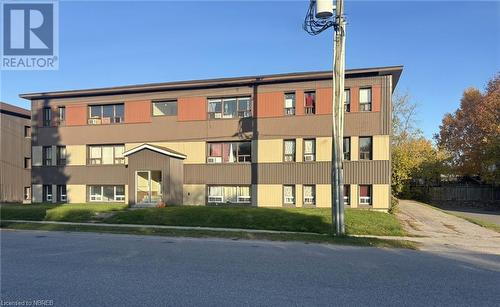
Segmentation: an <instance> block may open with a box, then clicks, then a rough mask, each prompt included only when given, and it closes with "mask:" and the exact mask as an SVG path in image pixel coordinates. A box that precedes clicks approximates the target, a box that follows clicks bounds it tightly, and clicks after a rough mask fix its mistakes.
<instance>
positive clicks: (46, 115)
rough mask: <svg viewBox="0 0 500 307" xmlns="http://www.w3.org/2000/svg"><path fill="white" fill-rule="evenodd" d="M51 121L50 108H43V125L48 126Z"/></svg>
mask: <svg viewBox="0 0 500 307" xmlns="http://www.w3.org/2000/svg"><path fill="white" fill-rule="evenodd" d="M51 121H52V110H51V109H50V108H43V126H44V127H50V123H51Z"/></svg>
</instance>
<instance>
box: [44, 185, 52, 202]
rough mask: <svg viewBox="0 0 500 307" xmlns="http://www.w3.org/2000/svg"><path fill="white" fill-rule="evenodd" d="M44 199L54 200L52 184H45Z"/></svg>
mask: <svg viewBox="0 0 500 307" xmlns="http://www.w3.org/2000/svg"><path fill="white" fill-rule="evenodd" d="M43 201H44V202H47V203H51V202H52V185H50V184H48V185H43Z"/></svg>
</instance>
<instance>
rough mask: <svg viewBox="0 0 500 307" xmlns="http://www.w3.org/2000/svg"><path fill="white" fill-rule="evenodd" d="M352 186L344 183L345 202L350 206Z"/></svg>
mask: <svg viewBox="0 0 500 307" xmlns="http://www.w3.org/2000/svg"><path fill="white" fill-rule="evenodd" d="M350 189H351V186H350V185H348V184H344V204H345V205H346V206H350V205H351V203H350V202H349V200H350V195H351V190H350Z"/></svg>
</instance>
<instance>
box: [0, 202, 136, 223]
mask: <svg viewBox="0 0 500 307" xmlns="http://www.w3.org/2000/svg"><path fill="white" fill-rule="evenodd" d="M127 207H128V206H127V205H124V204H66V205H60V204H57V205H52V204H50V205H49V204H41V205H38V204H37V205H1V206H0V218H1V219H2V220H30V221H44V220H45V221H65V222H88V221H90V220H92V219H93V217H94V215H95V214H96V213H99V212H112V211H119V210H125V209H126V208H127Z"/></svg>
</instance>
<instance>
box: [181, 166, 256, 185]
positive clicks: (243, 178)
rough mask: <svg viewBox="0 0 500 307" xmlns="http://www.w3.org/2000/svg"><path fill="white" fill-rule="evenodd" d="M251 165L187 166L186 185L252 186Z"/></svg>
mask: <svg viewBox="0 0 500 307" xmlns="http://www.w3.org/2000/svg"><path fill="white" fill-rule="evenodd" d="M251 175H252V170H251V164H250V163H240V164H185V165H184V183H185V184H197V183H199V184H250V183H251Z"/></svg>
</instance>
